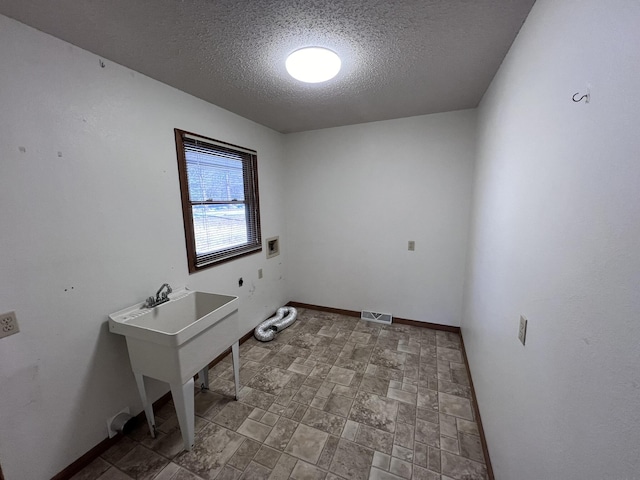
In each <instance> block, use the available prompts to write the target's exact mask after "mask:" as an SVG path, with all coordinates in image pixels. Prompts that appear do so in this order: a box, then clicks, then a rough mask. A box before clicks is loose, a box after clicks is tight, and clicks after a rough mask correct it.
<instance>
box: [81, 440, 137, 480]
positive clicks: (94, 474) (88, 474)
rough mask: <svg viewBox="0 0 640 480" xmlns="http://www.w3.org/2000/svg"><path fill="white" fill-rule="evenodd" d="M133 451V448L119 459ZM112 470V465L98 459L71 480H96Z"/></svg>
mask: <svg viewBox="0 0 640 480" xmlns="http://www.w3.org/2000/svg"><path fill="white" fill-rule="evenodd" d="M134 446H135V445H134ZM131 450H133V448H131V449H129V450H128V451H127V452H125V454H123V455H118V456H117V457H118V459H120V458H122V457H124V455H126V453H128V452H130V451H131ZM110 468H111V465H109V464H108V463H107V462H105V461H104V460H103V459H102V458H96V459H95V460H94V461H92V462H91V463H90V464H89V465H87V466H86V467H84V469H82V470H81V471H79V472H78V473H76V474H75V475H74V476H73V477H71V480H95V479H96V478H98V477H100V476H101V475H102V474H103V473H104V472H106V471H107V470H109V469H110Z"/></svg>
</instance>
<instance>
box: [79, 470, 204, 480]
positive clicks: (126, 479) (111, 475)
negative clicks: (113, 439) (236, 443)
mask: <svg viewBox="0 0 640 480" xmlns="http://www.w3.org/2000/svg"><path fill="white" fill-rule="evenodd" d="M189 475H191V474H189ZM191 477H192V478H194V479H195V478H196V476H195V475H192V476H191ZM155 478H158V477H155ZM74 479H75V477H74ZM185 479H187V477H185ZM97 480H133V477H130V476H129V475H127V474H126V473H122V472H121V471H120V470H118V469H117V468H116V467H111V468H110V469H109V470H107V471H106V472H104V473H103V474H102V475H100V476H99V477H98V479H97Z"/></svg>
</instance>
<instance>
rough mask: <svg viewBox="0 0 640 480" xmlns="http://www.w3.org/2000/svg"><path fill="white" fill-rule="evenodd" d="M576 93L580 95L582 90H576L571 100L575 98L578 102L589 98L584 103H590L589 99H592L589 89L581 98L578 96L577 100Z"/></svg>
mask: <svg viewBox="0 0 640 480" xmlns="http://www.w3.org/2000/svg"><path fill="white" fill-rule="evenodd" d="M576 95H580V92H576V93H574V94H573V97H571V100H573V101H574V102H576V103H578V102H581V101H582V100H584V99H585V98H586V99H587V100H586V101H585V102H584V103H589V100H591V93H590V92H589V90H587V93H585V94H584V95H582V96H581V97H580V98H578V99H577V100H576Z"/></svg>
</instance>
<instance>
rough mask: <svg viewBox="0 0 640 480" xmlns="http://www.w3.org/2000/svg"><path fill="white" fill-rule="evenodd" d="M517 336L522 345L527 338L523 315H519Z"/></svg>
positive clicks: (525, 322) (525, 321) (525, 320)
mask: <svg viewBox="0 0 640 480" xmlns="http://www.w3.org/2000/svg"><path fill="white" fill-rule="evenodd" d="M518 338H519V339H520V341H521V342H522V345H524V342H525V340H526V338H527V319H526V318H525V316H524V315H520V328H519V329H518Z"/></svg>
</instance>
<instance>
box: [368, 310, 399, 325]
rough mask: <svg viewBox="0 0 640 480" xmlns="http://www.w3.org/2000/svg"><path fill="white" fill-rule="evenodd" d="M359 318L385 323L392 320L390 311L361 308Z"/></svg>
mask: <svg viewBox="0 0 640 480" xmlns="http://www.w3.org/2000/svg"><path fill="white" fill-rule="evenodd" d="M360 318H361V319H362V320H367V321H369V322H378V323H386V324H387V325H390V324H391V322H392V321H393V317H392V316H391V314H390V313H378V312H370V311H369V310H363V311H362V314H361V315H360Z"/></svg>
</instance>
